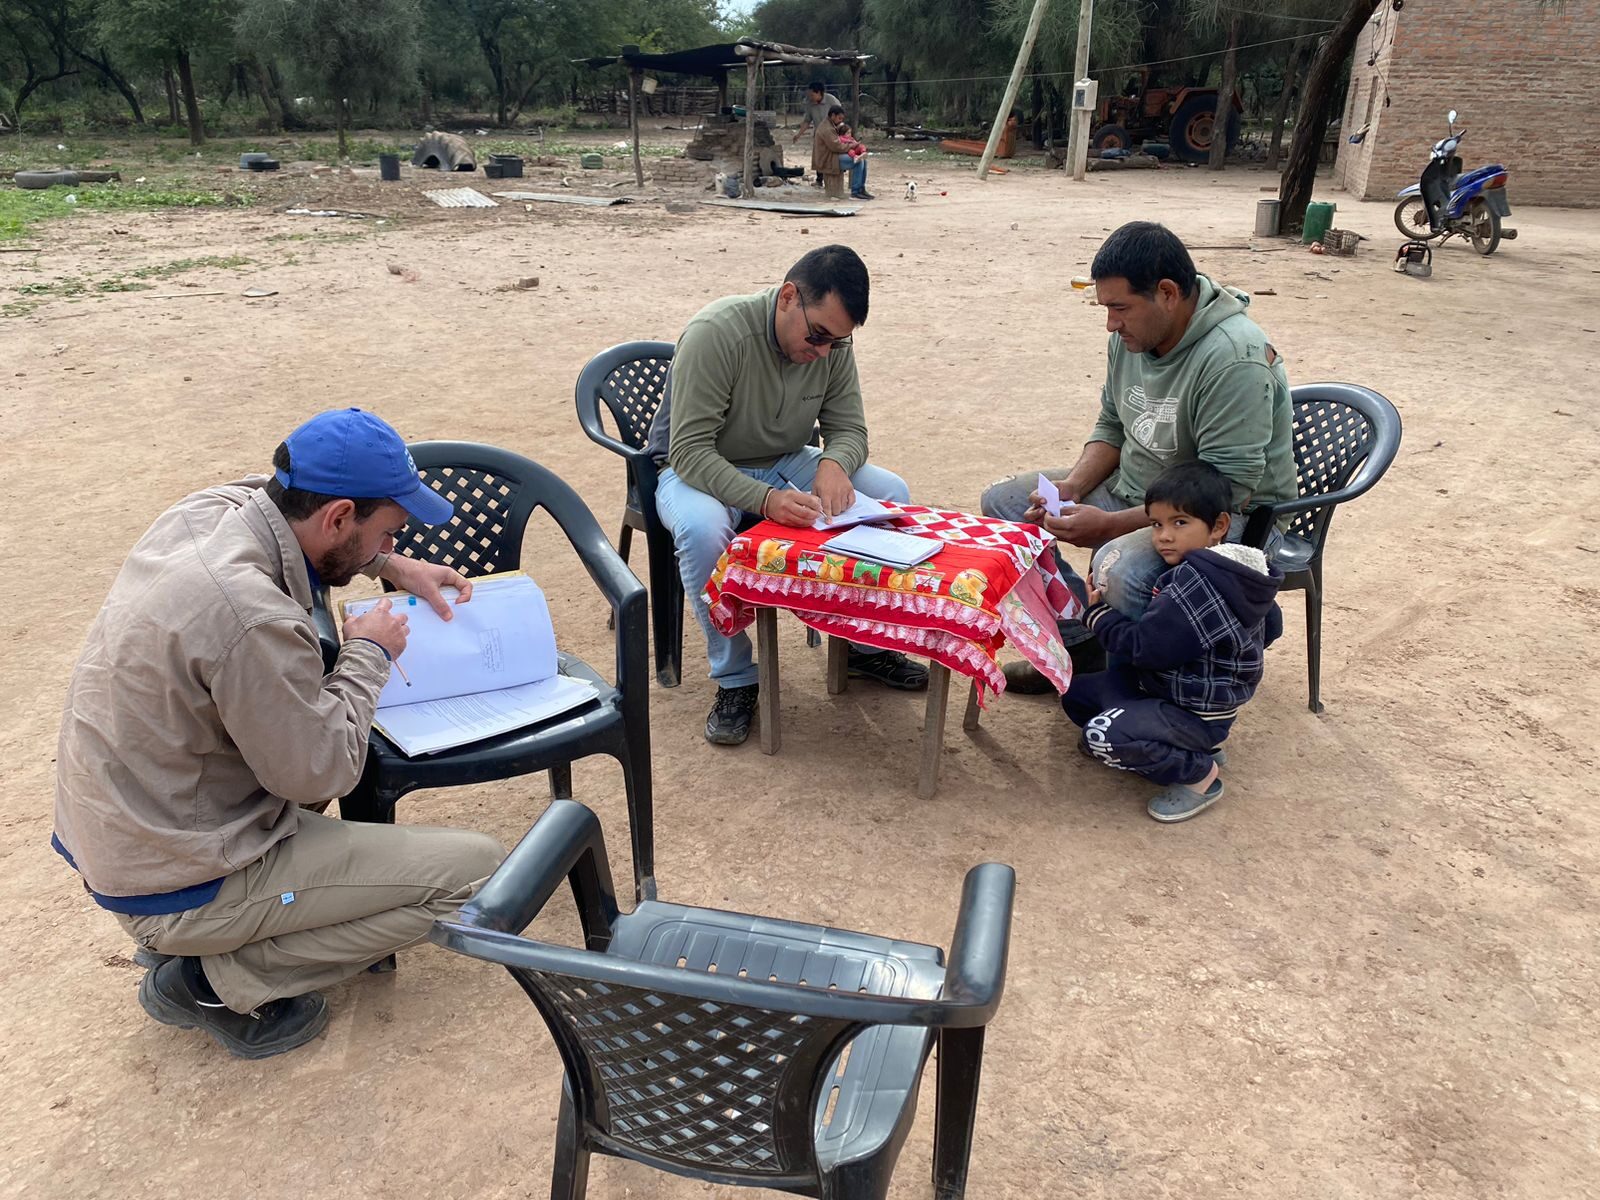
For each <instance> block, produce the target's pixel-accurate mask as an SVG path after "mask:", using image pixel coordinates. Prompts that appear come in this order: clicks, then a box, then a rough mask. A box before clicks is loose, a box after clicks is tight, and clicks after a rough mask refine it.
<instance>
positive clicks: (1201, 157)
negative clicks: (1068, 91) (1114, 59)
mask: <svg viewBox="0 0 1600 1200" xmlns="http://www.w3.org/2000/svg"><path fill="white" fill-rule="evenodd" d="M1243 112H1244V102H1243V101H1242V100H1241V99H1240V98H1239V93H1238V91H1237V90H1236V91H1235V92H1234V93H1233V103H1232V104H1231V105H1229V107H1228V122H1227V136H1228V149H1230V150H1232V149H1233V146H1234V143H1235V142H1237V141H1238V140H1239V121H1240V117H1241V114H1242V113H1243ZM1216 124H1217V89H1216V88H1198V87H1177V88H1168V87H1151V86H1150V72H1149V71H1141V72H1140V73H1139V75H1138V77H1137V78H1133V79H1130V80H1129V81H1128V86H1127V87H1125V88H1124V89H1123V92H1122V94H1121V95H1120V96H1106V97H1105V98H1104V99H1102V100H1101V101H1100V103H1099V105H1098V106H1097V107H1096V109H1095V113H1094V126H1093V128H1092V130H1091V132H1090V134H1089V150H1090V152H1091V153H1097V152H1098V151H1101V150H1118V149H1132V148H1133V147H1134V146H1135V145H1138V144H1140V143H1142V142H1147V141H1149V142H1157V141H1164V142H1166V143H1167V145H1168V146H1170V147H1171V148H1172V154H1173V157H1175V158H1179V159H1182V160H1183V161H1185V162H1205V161H1206V160H1207V159H1208V158H1210V157H1211V141H1212V138H1213V137H1214V136H1215V132H1216Z"/></svg>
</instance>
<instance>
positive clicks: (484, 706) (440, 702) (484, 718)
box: [343, 571, 597, 756]
mask: <svg viewBox="0 0 1600 1200" xmlns="http://www.w3.org/2000/svg"><path fill="white" fill-rule="evenodd" d="M452 593H453V589H448V588H447V589H446V595H447V596H451V598H452V599H453V598H454V597H453V595H452ZM385 599H387V600H389V601H391V602H392V603H393V604H394V606H395V607H396V608H397V609H399V608H403V610H404V612H405V614H406V616H407V618H408V628H409V630H410V634H409V637H408V638H407V641H406V649H405V653H404V654H402V655H401V656H400V663H401V665H402V666H403V667H404V668H405V671H406V675H408V676H409V677H410V684H409V685H408V684H407V682H406V680H405V679H404V678H402V677H401V675H400V672H399V671H391V672H390V673H389V682H388V683H387V684H385V685H384V688H383V691H382V692H380V693H379V694H378V712H377V716H376V717H375V718H374V720H373V724H374V725H375V726H377V728H378V730H379V731H380V732H381V733H383V734H384V736H385V737H387V738H388V739H389V740H390V741H391V742H393V743H394V744H395V745H396V746H398V747H400V749H401V751H402V752H403V753H405V754H407V755H412V756H415V755H420V754H436V753H438V752H439V751H440V750H448V749H451V748H452V747H455V746H464V745H466V744H468V743H469V742H476V741H481V740H482V739H483V738H487V737H494V736H495V735H497V734H501V733H508V732H510V731H511V730H513V729H520V728H522V727H523V726H524V725H532V724H534V723H535V722H537V721H543V720H545V719H547V718H549V717H553V716H556V715H557V714H558V713H563V712H565V711H567V710H568V709H570V708H576V707H577V706H578V705H580V704H583V703H585V702H586V701H589V700H592V699H594V698H595V696H596V694H597V693H596V692H595V689H594V687H593V685H591V684H589V683H587V682H585V681H583V680H581V679H572V678H569V677H568V676H565V675H558V674H556V668H557V658H556V637H555V630H554V629H553V628H552V627H551V625H550V609H549V607H548V606H547V605H546V604H545V599H544V593H543V592H541V591H540V590H539V585H538V584H536V583H534V582H533V580H531V579H529V578H528V577H527V576H526V575H524V574H522V573H521V572H520V571H516V572H507V573H505V574H503V575H491V576H488V577H487V578H484V579H475V580H473V581H472V599H471V600H469V601H467V603H465V604H452V606H451V612H452V613H453V614H454V617H453V618H452V619H451V620H449V621H444V620H441V619H440V618H439V617H438V615H437V614H435V613H434V611H433V609H432V608H430V607H429V606H428V605H427V604H426V603H425V602H424V601H421V600H418V599H417V598H416V597H415V596H408V595H406V594H405V593H404V592H395V593H393V594H391V595H389V596H373V597H368V598H365V599H361V600H347V601H346V602H345V604H344V606H343V611H344V616H345V617H346V618H349V617H354V616H360V615H361V614H362V613H364V612H369V611H371V609H372V608H373V607H374V606H375V605H376V604H378V602H379V601H381V600H385Z"/></svg>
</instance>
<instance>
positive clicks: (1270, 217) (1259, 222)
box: [1256, 199, 1283, 237]
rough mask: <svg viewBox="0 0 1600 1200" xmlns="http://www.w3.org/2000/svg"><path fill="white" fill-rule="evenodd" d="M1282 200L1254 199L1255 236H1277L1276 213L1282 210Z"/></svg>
mask: <svg viewBox="0 0 1600 1200" xmlns="http://www.w3.org/2000/svg"><path fill="white" fill-rule="evenodd" d="M1282 207H1283V201H1281V200H1276V199H1270V200H1257V201H1256V236H1257V237H1277V236H1278V214H1279V213H1280V212H1281V211H1282Z"/></svg>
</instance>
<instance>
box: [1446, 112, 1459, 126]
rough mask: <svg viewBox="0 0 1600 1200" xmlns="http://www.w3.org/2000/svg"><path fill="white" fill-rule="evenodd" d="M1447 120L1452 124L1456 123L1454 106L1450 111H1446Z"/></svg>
mask: <svg viewBox="0 0 1600 1200" xmlns="http://www.w3.org/2000/svg"><path fill="white" fill-rule="evenodd" d="M1445 120H1447V121H1449V122H1450V124H1452V125H1454V124H1455V123H1456V110H1455V109H1453V108H1452V109H1451V110H1450V111H1449V112H1448V113H1446V114H1445Z"/></svg>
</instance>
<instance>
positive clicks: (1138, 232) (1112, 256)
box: [1089, 221, 1199, 300]
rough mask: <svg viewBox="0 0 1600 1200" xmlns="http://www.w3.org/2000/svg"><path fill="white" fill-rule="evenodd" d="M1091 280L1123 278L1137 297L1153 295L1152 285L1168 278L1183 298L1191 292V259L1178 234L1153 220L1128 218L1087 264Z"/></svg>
mask: <svg viewBox="0 0 1600 1200" xmlns="http://www.w3.org/2000/svg"><path fill="white" fill-rule="evenodd" d="M1089 275H1090V276H1091V277H1092V278H1094V279H1097V280H1098V279H1126V280H1127V281H1128V286H1129V287H1130V288H1132V289H1133V290H1134V291H1135V292H1137V293H1138V294H1139V295H1141V296H1153V295H1155V293H1156V285H1157V284H1158V283H1160V282H1161V281H1162V280H1163V279H1170V280H1172V282H1173V283H1175V284H1177V285H1178V291H1179V293H1181V294H1182V296H1183V298H1184V299H1185V300H1187V299H1188V298H1189V297H1190V296H1192V295H1194V293H1195V288H1196V287H1198V286H1199V285H1198V283H1197V282H1196V272H1195V269H1194V259H1192V258H1190V257H1189V250H1188V248H1187V247H1186V246H1184V244H1183V242H1182V241H1180V240H1179V239H1178V235H1177V234H1175V233H1173V232H1172V230H1170V229H1168V228H1167V227H1166V226H1165V225H1158V224H1156V222H1154V221H1129V222H1128V223H1127V224H1126V225H1124V226H1123V227H1122V228H1121V229H1118V230H1117V231H1116V232H1114V233H1113V234H1112V235H1111V236H1110V237H1108V238H1107V239H1106V240H1105V241H1104V242H1102V243H1101V245H1100V249H1099V252H1098V253H1096V254H1095V256H1094V262H1093V264H1092V265H1091V266H1090V267H1089Z"/></svg>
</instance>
